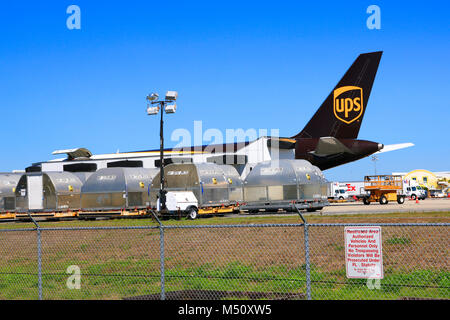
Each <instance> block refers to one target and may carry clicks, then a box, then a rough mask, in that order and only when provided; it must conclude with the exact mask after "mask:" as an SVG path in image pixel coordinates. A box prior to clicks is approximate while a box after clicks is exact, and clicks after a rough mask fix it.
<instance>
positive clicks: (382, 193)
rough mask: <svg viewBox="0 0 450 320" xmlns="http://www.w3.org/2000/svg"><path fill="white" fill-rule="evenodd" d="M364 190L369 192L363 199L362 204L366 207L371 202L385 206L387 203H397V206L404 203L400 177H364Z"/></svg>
mask: <svg viewBox="0 0 450 320" xmlns="http://www.w3.org/2000/svg"><path fill="white" fill-rule="evenodd" d="M364 189H365V190H366V191H368V192H369V195H367V196H365V197H364V198H363V202H364V204H367V205H369V204H370V203H371V202H379V203H380V204H387V203H388V202H389V201H397V203H398V204H403V203H404V202H405V197H406V196H405V195H404V194H403V179H402V176H395V175H378V176H365V177H364Z"/></svg>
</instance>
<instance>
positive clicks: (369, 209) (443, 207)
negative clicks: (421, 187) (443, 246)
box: [321, 198, 450, 215]
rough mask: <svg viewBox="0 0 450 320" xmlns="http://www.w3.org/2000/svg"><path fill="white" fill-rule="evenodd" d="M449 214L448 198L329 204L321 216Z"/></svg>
mask: <svg viewBox="0 0 450 320" xmlns="http://www.w3.org/2000/svg"><path fill="white" fill-rule="evenodd" d="M443 211H444V212H445V211H448V212H450V198H443V199H436V198H434V199H433V198H427V199H425V200H418V201H416V200H406V201H405V203H403V204H398V203H397V202H389V203H388V204H384V205H382V204H379V203H371V204H369V205H365V204H364V203H362V202H360V201H356V202H344V203H331V204H330V205H329V206H327V207H324V208H323V209H322V211H321V214H322V215H343V214H373V213H396V212H443Z"/></svg>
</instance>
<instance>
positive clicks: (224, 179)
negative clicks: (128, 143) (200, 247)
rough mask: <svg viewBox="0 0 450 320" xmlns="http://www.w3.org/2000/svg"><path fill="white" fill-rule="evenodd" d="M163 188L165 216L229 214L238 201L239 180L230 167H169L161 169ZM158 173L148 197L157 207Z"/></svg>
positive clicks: (239, 200) (234, 170) (211, 164)
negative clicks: (170, 214)
mask: <svg viewBox="0 0 450 320" xmlns="http://www.w3.org/2000/svg"><path fill="white" fill-rule="evenodd" d="M164 178H165V179H164V180H165V185H164V189H165V190H166V191H167V195H166V199H167V201H166V206H167V209H168V211H169V213H172V214H180V215H187V216H188V217H189V218H191V219H195V218H196V217H197V214H217V213H229V212H234V211H236V210H237V209H238V206H239V202H242V194H243V193H242V180H241V179H240V176H239V173H238V172H237V170H236V169H235V168H234V167H233V166H230V165H218V164H215V163H186V164H170V165H168V166H166V167H164ZM159 189H160V174H159V173H158V174H157V175H156V176H155V178H154V179H153V182H152V185H151V188H150V195H151V203H152V206H153V207H157V208H159V199H158V198H159Z"/></svg>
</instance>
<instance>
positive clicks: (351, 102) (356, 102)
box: [333, 86, 363, 124]
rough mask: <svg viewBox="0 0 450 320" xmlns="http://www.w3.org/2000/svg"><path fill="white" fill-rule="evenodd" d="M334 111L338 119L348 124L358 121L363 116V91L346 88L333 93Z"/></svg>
mask: <svg viewBox="0 0 450 320" xmlns="http://www.w3.org/2000/svg"><path fill="white" fill-rule="evenodd" d="M333 111H334V115H335V116H336V118H338V119H339V120H341V121H342V122H345V123H347V124H350V123H352V122H353V121H356V120H358V119H359V118H360V117H361V116H362V114H363V90H362V88H360V87H355V86H345V87H340V88H337V89H336V90H334V92H333Z"/></svg>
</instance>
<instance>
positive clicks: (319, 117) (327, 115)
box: [27, 51, 413, 177]
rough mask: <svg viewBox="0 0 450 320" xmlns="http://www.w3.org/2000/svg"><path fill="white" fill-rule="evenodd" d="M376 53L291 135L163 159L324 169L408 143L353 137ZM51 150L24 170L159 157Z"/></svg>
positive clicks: (140, 162)
mask: <svg viewBox="0 0 450 320" xmlns="http://www.w3.org/2000/svg"><path fill="white" fill-rule="evenodd" d="M381 55H382V52H381V51H379V52H371V53H365V54H361V55H359V56H358V58H357V59H356V60H355V61H354V62H353V64H352V65H351V67H350V68H349V69H348V71H347V72H346V73H345V75H344V76H343V77H342V79H341V80H340V81H339V82H338V84H337V85H336V86H335V87H334V88H333V90H332V91H331V92H330V93H329V95H328V96H327V98H326V99H325V101H324V102H323V103H322V105H321V106H320V107H319V109H318V110H317V112H316V113H315V114H314V115H313V117H312V118H311V120H309V122H308V123H307V124H306V126H305V127H304V128H303V130H302V131H300V132H299V133H298V134H296V135H295V136H292V137H289V138H279V137H260V138H259V139H257V140H254V141H246V142H238V143H229V144H223V145H222V144H221V145H204V146H196V147H184V148H182V149H165V150H164V156H165V164H167V163H172V162H177V161H178V162H214V163H219V164H230V165H234V166H236V168H237V169H238V170H239V172H240V173H241V175H242V176H243V177H244V176H246V174H247V173H248V172H249V171H250V170H251V169H252V167H253V166H254V165H256V164H257V163H258V162H262V161H267V160H272V159H275V158H276V157H279V158H282V159H286V158H290V159H304V160H307V161H309V162H311V163H312V164H313V165H315V166H317V167H319V168H320V169H321V170H326V169H330V168H333V167H336V166H339V165H342V164H345V163H349V162H352V161H356V160H359V159H362V158H364V157H367V156H369V155H371V154H374V153H380V152H386V151H392V150H397V149H402V148H406V147H410V146H413V144H412V143H401V144H396V145H388V146H385V145H383V144H381V143H378V142H373V141H367V140H359V139H357V138H358V133H359V129H360V127H361V123H362V120H363V117H364V113H365V111H366V109H367V104H368V101H369V96H370V93H371V90H372V85H373V82H374V79H375V75H376V73H377V69H378V65H379V63H380V59H381ZM53 154H67V158H64V159H55V160H50V161H47V162H40V163H36V164H34V165H33V166H31V167H29V168H27V171H31V172H32V171H96V170H97V169H100V168H105V167H115V166H125V167H126V166H128V167H145V168H151V167H158V166H159V162H160V161H159V150H148V151H139V152H126V153H119V152H118V153H115V154H104V155H92V153H91V152H90V151H89V150H87V149H85V148H76V149H69V150H57V151H55V152H53Z"/></svg>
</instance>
